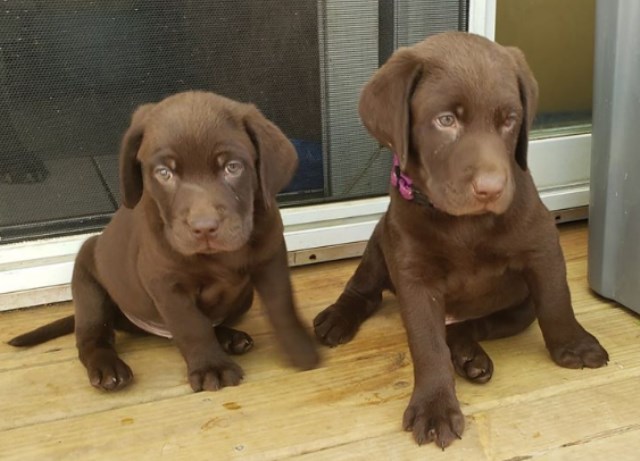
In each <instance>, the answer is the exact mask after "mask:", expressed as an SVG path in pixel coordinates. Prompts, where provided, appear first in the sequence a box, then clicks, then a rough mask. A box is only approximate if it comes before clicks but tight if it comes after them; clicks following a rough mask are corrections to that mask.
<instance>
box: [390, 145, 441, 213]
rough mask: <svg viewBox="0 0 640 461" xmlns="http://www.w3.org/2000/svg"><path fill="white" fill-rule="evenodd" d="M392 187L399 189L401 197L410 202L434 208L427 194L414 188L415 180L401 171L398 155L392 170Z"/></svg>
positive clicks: (394, 157) (394, 156)
mask: <svg viewBox="0 0 640 461" xmlns="http://www.w3.org/2000/svg"><path fill="white" fill-rule="evenodd" d="M391 185H392V186H393V187H394V188H396V189H398V192H400V196H401V197H402V198H403V199H405V200H407V201H409V202H412V201H413V202H416V203H418V204H420V205H424V206H426V207H428V208H433V203H431V200H429V197H427V196H426V195H425V194H423V193H422V192H420V191H419V190H418V189H417V188H416V187H414V186H413V180H412V179H411V178H410V177H409V176H407V175H406V174H405V173H403V172H402V171H400V160H399V159H398V155H397V154H393V168H392V169H391Z"/></svg>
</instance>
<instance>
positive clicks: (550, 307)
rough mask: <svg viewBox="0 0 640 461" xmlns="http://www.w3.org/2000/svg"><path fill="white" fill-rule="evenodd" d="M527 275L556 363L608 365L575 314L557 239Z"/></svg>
mask: <svg viewBox="0 0 640 461" xmlns="http://www.w3.org/2000/svg"><path fill="white" fill-rule="evenodd" d="M556 235H557V234H556ZM524 276H525V280H526V281H527V285H528V286H529V290H530V291H531V296H532V298H533V302H534V304H535V308H536V314H537V316H538V321H539V324H540V329H541V330H542V335H543V337H544V341H545V344H546V345H547V349H549V352H550V353H551V357H552V358H553V361H554V362H556V363H557V364H558V365H560V366H562V367H565V368H583V367H588V368H598V367H601V366H603V365H606V364H607V362H608V361H609V355H608V354H607V351H606V350H605V349H604V348H603V347H602V346H601V345H600V343H599V342H598V340H597V339H596V338H595V337H594V336H593V335H591V334H590V333H588V332H587V331H586V330H585V329H584V328H583V327H582V325H580V324H579V323H578V321H577V320H576V318H575V315H574V313H573V308H572V306H571V293H570V291H569V285H568V284H567V273H566V266H565V261H564V257H563V255H562V249H561V248H560V244H559V242H558V241H557V238H556V241H555V242H550V243H549V244H547V245H542V246H541V247H540V250H539V251H537V252H536V253H535V254H533V255H531V257H530V258H529V261H528V265H527V267H526V268H525V270H524Z"/></svg>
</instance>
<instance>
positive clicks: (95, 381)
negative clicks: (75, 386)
mask: <svg viewBox="0 0 640 461" xmlns="http://www.w3.org/2000/svg"><path fill="white" fill-rule="evenodd" d="M85 366H86V367H87V374H88V375H89V382H90V383H91V385H92V386H93V387H96V388H98V389H102V390H105V391H117V390H120V389H122V388H123V387H126V386H127V385H128V384H129V383H130V382H131V381H132V380H133V372H132V371H131V368H129V366H128V365H127V364H126V363H124V362H123V361H122V360H121V359H120V357H118V355H117V354H116V353H115V351H113V350H107V349H105V350H97V351H95V352H94V353H93V354H91V357H90V358H88V359H87V360H86V362H85Z"/></svg>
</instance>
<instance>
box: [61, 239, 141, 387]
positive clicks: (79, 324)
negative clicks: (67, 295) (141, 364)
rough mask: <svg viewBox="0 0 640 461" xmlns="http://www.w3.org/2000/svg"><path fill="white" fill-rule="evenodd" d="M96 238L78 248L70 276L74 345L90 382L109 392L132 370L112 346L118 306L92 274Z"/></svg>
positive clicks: (122, 384)
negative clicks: (74, 322)
mask: <svg viewBox="0 0 640 461" xmlns="http://www.w3.org/2000/svg"><path fill="white" fill-rule="evenodd" d="M96 241H97V237H92V238H90V239H89V240H87V241H86V242H85V243H84V245H83V246H82V248H81V249H80V252H79V253H78V257H77V258H76V264H75V266H74V270H73V277H72V279H71V290H72V294H73V302H74V305H75V319H76V328H75V333H76V346H77V347H78V355H79V357H80V361H81V362H82V364H83V365H84V366H85V367H86V369H87V374H88V375H89V381H90V383H91V385H92V386H94V387H97V388H99V389H104V390H107V391H112V390H118V389H121V388H123V387H125V386H126V385H127V384H129V383H130V382H131V380H132V379H133V373H132V372H131V369H130V368H129V367H128V366H127V364H126V363H124V362H123V361H122V360H121V359H120V358H119V357H118V354H117V353H116V351H115V349H114V343H115V333H114V319H115V313H116V309H117V307H116V306H115V304H114V303H113V301H112V300H111V298H110V297H109V295H108V294H107V292H106V290H105V289H104V288H103V287H102V286H101V285H100V283H99V282H98V280H97V279H96V277H95V275H94V274H95V262H94V249H95V244H96Z"/></svg>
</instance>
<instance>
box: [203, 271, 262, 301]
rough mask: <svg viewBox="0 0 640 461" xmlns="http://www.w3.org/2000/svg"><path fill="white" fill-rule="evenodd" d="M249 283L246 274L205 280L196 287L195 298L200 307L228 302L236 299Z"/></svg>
mask: <svg viewBox="0 0 640 461" xmlns="http://www.w3.org/2000/svg"><path fill="white" fill-rule="evenodd" d="M248 284H249V276H248V275H239V274H238V275H236V276H234V277H226V278H219V279H213V280H206V281H204V282H203V283H202V284H200V285H199V286H197V287H196V293H197V294H196V299H197V302H198V306H200V307H201V308H202V309H211V308H213V307H215V306H218V305H224V304H230V303H232V302H233V301H234V300H236V299H237V298H238V297H239V296H240V295H241V294H242V293H243V292H244V291H245V289H246V287H247V285H248Z"/></svg>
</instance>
